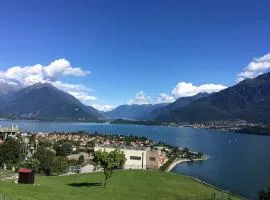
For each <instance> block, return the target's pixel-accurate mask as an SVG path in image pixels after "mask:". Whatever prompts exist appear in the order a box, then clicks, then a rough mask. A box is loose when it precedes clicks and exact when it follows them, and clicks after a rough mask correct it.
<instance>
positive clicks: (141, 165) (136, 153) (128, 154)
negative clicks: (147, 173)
mask: <svg viewBox="0 0 270 200" xmlns="http://www.w3.org/2000/svg"><path fill="white" fill-rule="evenodd" d="M115 149H116V148H115V147H109V146H96V147H95V148H94V150H95V151H106V152H111V151H114V150H115ZM118 149H119V150H120V151H122V152H123V153H124V154H125V158H126V161H125V164H124V166H123V167H124V169H146V165H147V164H146V154H147V151H146V150H145V149H143V148H133V147H118Z"/></svg>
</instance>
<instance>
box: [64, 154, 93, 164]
mask: <svg viewBox="0 0 270 200" xmlns="http://www.w3.org/2000/svg"><path fill="white" fill-rule="evenodd" d="M80 156H83V158H84V160H85V162H89V161H90V160H92V159H93V157H92V156H91V155H89V154H88V153H85V152H80V153H77V154H71V155H69V156H67V158H68V159H69V160H79V157H80Z"/></svg>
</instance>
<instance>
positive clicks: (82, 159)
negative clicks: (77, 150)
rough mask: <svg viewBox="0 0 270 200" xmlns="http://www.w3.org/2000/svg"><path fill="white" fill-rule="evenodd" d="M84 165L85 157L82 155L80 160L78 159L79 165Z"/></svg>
mask: <svg viewBox="0 0 270 200" xmlns="http://www.w3.org/2000/svg"><path fill="white" fill-rule="evenodd" d="M83 163H84V156H83V155H80V157H79V159H78V164H79V165H82V164H83Z"/></svg>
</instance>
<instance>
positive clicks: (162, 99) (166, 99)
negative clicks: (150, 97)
mask: <svg viewBox="0 0 270 200" xmlns="http://www.w3.org/2000/svg"><path fill="white" fill-rule="evenodd" d="M174 101H175V98H174V97H173V96H169V95H167V94H165V93H160V94H159V95H158V96H157V97H156V101H155V103H172V102H174Z"/></svg>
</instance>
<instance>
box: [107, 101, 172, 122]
mask: <svg viewBox="0 0 270 200" xmlns="http://www.w3.org/2000/svg"><path fill="white" fill-rule="evenodd" d="M166 105H168V104H166V103H161V104H142V105H138V104H132V105H121V106H118V107H117V108H115V109H114V110H112V111H108V112H105V113H103V114H104V116H105V117H106V118H109V119H120V118H122V119H134V120H144V119H148V117H147V115H148V114H149V113H151V112H152V111H153V110H155V109H158V108H162V107H164V106H166Z"/></svg>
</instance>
